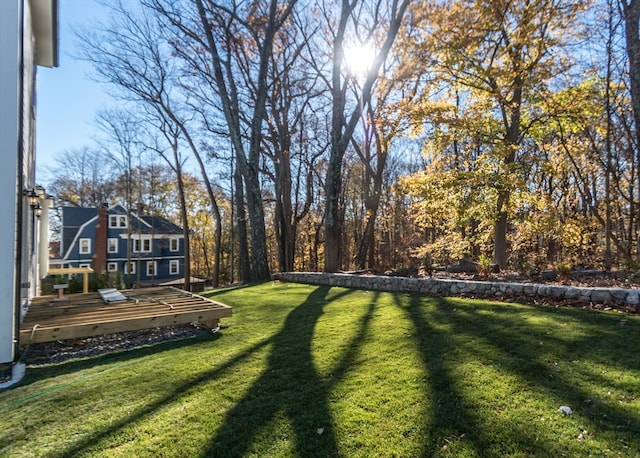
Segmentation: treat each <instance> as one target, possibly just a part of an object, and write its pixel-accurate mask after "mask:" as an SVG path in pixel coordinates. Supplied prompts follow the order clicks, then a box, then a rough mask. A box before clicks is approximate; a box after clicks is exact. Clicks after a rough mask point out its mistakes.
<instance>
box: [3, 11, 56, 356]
mask: <svg viewBox="0 0 640 458" xmlns="http://www.w3.org/2000/svg"><path fill="white" fill-rule="evenodd" d="M34 2H35V3H34ZM32 4H35V6H36V8H35V11H34V9H32V8H31V6H32ZM43 5H46V9H47V11H49V12H52V11H54V10H55V11H56V23H55V24H51V25H50V28H49V29H50V36H49V37H48V39H49V40H50V41H57V1H56V0H30V1H28V0H1V1H0V81H1V82H2V84H0V157H2V167H1V168H0V195H2V199H0V214H1V215H2V218H3V221H2V224H0V240H2V243H0V363H8V362H12V361H14V360H15V359H16V355H17V351H18V340H17V336H18V334H17V333H18V332H19V326H20V322H21V320H22V318H23V317H24V315H25V314H26V311H27V308H28V305H29V301H30V298H31V297H32V296H33V295H35V294H36V293H37V286H38V281H37V279H38V276H37V274H38V272H37V268H38V245H39V243H38V224H37V223H38V219H37V217H36V214H35V212H34V210H33V208H32V207H31V206H30V202H29V198H28V196H27V195H26V192H28V191H32V192H34V193H35V188H36V186H35V145H34V142H35V74H36V62H37V56H36V40H38V41H40V42H41V44H42V46H43V47H42V49H43V50H44V49H45V48H47V46H45V45H46V43H45V42H46V41H47V37H45V36H36V35H37V31H36V30H34V26H33V24H34V23H36V22H38V23H39V24H46V23H47V21H49V20H50V19H51V18H48V17H46V14H45V15H43V14H42V7H43ZM52 49H53V47H49V50H52ZM43 52H44V51H43ZM55 52H57V46H56V51H54V53H53V54H52V55H51V56H53V55H54V54H55ZM55 60H56V63H57V58H56V59H55Z"/></svg>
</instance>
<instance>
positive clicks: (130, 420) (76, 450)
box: [54, 338, 272, 457]
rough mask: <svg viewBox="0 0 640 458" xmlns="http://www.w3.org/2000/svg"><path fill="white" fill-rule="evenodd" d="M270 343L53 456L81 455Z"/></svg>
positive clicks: (234, 359) (254, 346)
mask: <svg viewBox="0 0 640 458" xmlns="http://www.w3.org/2000/svg"><path fill="white" fill-rule="evenodd" d="M271 341H272V338H268V339H264V340H262V341H260V342H258V343H257V344H255V345H253V346H252V347H250V348H248V349H247V350H245V351H243V352H241V353H239V354H238V355H236V356H234V357H232V358H231V359H229V360H228V361H226V362H225V363H224V364H221V365H219V366H217V367H216V368H214V369H212V370H209V371H206V372H203V373H201V374H200V375H199V376H198V377H195V378H194V379H192V380H189V381H188V382H186V383H183V384H181V385H178V386H176V387H175V388H174V389H172V390H171V391H169V392H168V393H167V394H165V395H164V396H162V397H161V398H159V399H157V400H156V401H155V402H153V403H151V404H147V405H145V406H144V407H143V408H141V409H139V410H137V411H135V412H133V413H132V414H131V415H129V416H127V417H124V418H121V419H120V420H118V421H116V422H114V423H112V424H111V425H110V426H109V427H108V428H105V429H103V430H100V431H95V432H94V433H93V434H91V435H89V436H87V437H86V438H84V439H83V440H82V441H80V442H78V443H76V444H72V445H70V446H69V447H68V448H67V449H65V450H60V451H59V452H58V453H55V454H54V456H61V457H75V456H78V455H81V454H82V453H83V452H86V451H88V449H91V448H93V446H94V445H95V444H96V443H98V442H99V441H100V440H102V439H105V438H107V437H109V436H111V435H112V434H115V433H117V432H118V431H120V430H122V429H124V428H126V427H127V426H129V425H131V424H134V423H136V422H138V421H140V420H142V419H144V418H145V417H147V416H150V415H153V413H154V412H155V411H157V410H160V409H162V408H164V407H165V406H166V405H167V404H168V403H170V402H173V401H175V400H176V399H177V398H179V397H180V396H181V395H182V394H184V393H185V392H188V391H189V390H191V389H193V388H195V387H198V386H199V385H202V384H204V383H206V382H207V381H209V380H211V379H214V378H216V377H221V376H222V375H223V374H224V373H225V372H226V371H227V370H229V369H231V368H233V367H234V366H236V365H238V364H240V363H242V362H243V361H244V360H245V359H246V358H248V357H249V356H251V355H252V354H253V353H255V352H257V351H259V350H261V349H262V348H264V347H266V346H267V345H269V344H270V343H271Z"/></svg>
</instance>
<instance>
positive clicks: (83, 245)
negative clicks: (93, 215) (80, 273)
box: [78, 239, 91, 254]
mask: <svg viewBox="0 0 640 458" xmlns="http://www.w3.org/2000/svg"><path fill="white" fill-rule="evenodd" d="M78 246H79V251H80V254H91V239H80V240H79V241H78Z"/></svg>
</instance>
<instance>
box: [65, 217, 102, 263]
mask: <svg viewBox="0 0 640 458" xmlns="http://www.w3.org/2000/svg"><path fill="white" fill-rule="evenodd" d="M97 217H98V209H97V208H84V207H62V250H64V252H66V251H68V250H69V248H70V247H71V245H73V241H74V239H75V238H76V234H77V233H78V231H80V228H81V227H82V226H83V225H85V224H86V223H87V222H89V221H91V220H92V219H94V218H97ZM60 254H63V253H62V251H61V253H60Z"/></svg>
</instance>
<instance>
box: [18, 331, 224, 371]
mask: <svg viewBox="0 0 640 458" xmlns="http://www.w3.org/2000/svg"><path fill="white" fill-rule="evenodd" d="M211 332H212V331H211V330H210V329H207V328H203V327H199V326H197V325H195V324H193V323H192V324H184V325H176V326H166V327H162V328H151V329H142V330H139V331H130V332H120V333H116V334H106V335H103V336H96V337H89V338H84V339H73V340H59V341H56V342H44V343H37V344H31V345H25V346H24V347H22V348H21V349H20V350H21V352H22V354H23V355H22V362H24V363H26V364H27V366H38V365H42V364H52V363H60V362H63V361H66V360H68V359H72V358H86V357H90V356H97V355H101V354H103V353H107V352H112V351H115V350H128V349H132V348H136V347H141V346H145V345H153V344H157V343H160V342H165V341H169V340H177V339H186V338H189V337H195V336H198V335H202V334H206V333H211Z"/></svg>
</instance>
